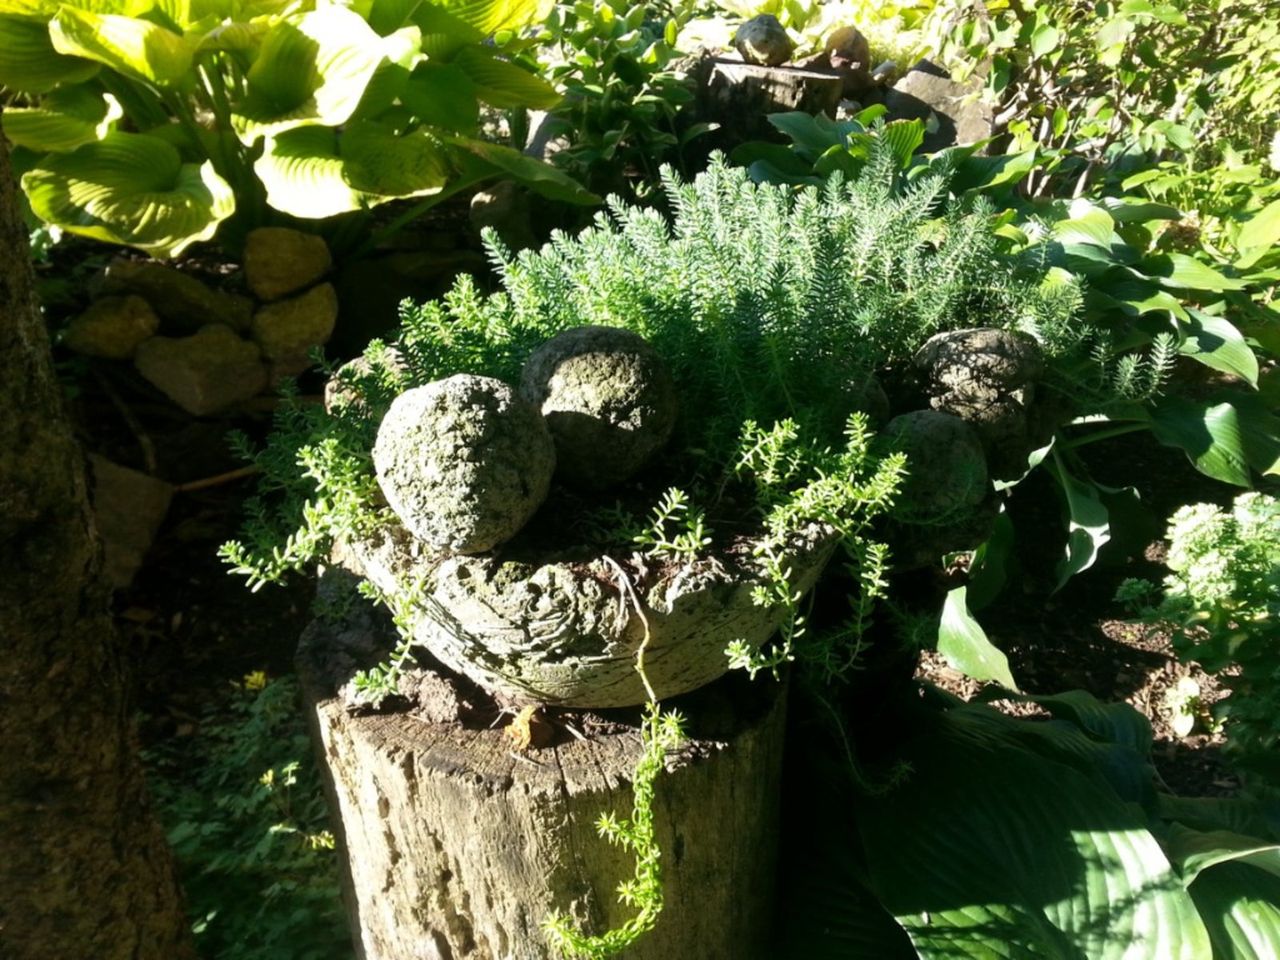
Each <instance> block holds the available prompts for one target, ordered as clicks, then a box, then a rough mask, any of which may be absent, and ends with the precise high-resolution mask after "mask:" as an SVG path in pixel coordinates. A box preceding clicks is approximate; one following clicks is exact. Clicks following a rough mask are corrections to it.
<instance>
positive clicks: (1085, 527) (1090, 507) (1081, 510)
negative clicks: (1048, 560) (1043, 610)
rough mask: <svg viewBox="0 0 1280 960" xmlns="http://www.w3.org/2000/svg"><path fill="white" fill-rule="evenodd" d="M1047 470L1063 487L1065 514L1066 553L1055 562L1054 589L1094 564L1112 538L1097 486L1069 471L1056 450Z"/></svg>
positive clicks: (1060, 587) (1107, 516) (1108, 519)
mask: <svg viewBox="0 0 1280 960" xmlns="http://www.w3.org/2000/svg"><path fill="white" fill-rule="evenodd" d="M1050 472H1051V473H1052V474H1053V475H1054V477H1056V478H1057V480H1058V485H1059V486H1060V487H1061V488H1062V494H1063V497H1064V498H1065V499H1066V504H1067V517H1068V519H1067V555H1066V556H1065V557H1064V558H1063V559H1062V560H1061V561H1059V563H1058V569H1057V573H1058V583H1057V586H1055V587H1054V591H1055V592H1056V591H1058V590H1061V589H1062V588H1063V587H1064V586H1065V585H1066V582H1067V581H1068V580H1070V579H1071V578H1072V577H1074V576H1075V575H1076V574H1077V573H1080V572H1081V571H1084V570H1088V569H1089V568H1090V567H1091V566H1093V563H1094V561H1095V560H1097V559H1098V551H1099V550H1101V549H1102V547H1103V545H1104V544H1106V543H1107V541H1109V540H1110V539H1111V528H1110V517H1109V515H1108V513H1107V507H1106V505H1105V504H1104V503H1103V502H1102V499H1101V498H1100V497H1099V495H1098V489H1097V488H1096V487H1095V486H1094V485H1093V484H1092V483H1089V482H1087V481H1085V480H1080V479H1078V478H1077V477H1073V476H1072V475H1071V474H1070V473H1068V472H1067V468H1066V466H1065V465H1064V464H1063V462H1062V458H1061V457H1060V456H1059V455H1058V452H1057V451H1056V450H1055V451H1054V452H1053V459H1052V460H1051V461H1050Z"/></svg>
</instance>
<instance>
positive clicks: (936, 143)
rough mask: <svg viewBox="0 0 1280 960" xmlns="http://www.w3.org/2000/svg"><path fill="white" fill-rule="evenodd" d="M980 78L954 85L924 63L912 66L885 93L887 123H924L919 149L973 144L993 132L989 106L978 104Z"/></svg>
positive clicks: (948, 77)
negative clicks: (910, 121)
mask: <svg viewBox="0 0 1280 960" xmlns="http://www.w3.org/2000/svg"><path fill="white" fill-rule="evenodd" d="M982 91H983V83H982V80H981V78H978V77H972V78H970V79H969V80H968V81H966V82H965V83H957V82H956V81H954V80H952V79H951V77H950V75H949V74H948V73H947V72H946V71H945V70H943V69H942V68H941V67H938V66H936V65H934V64H932V63H930V62H929V61H928V60H922V61H921V62H920V63H918V64H916V65H915V66H914V67H912V68H911V69H910V70H908V71H907V73H906V74H905V75H904V76H903V77H902V79H900V80H899V81H898V82H897V83H895V84H894V85H893V88H892V89H890V90H888V91H886V92H885V100H884V103H885V106H886V107H888V108H889V115H888V119H890V120H914V119H921V120H924V121H926V123H928V124H929V125H930V126H932V127H934V128H933V129H930V128H929V127H926V131H925V138H924V143H923V144H922V145H921V150H923V151H925V152H933V151H935V150H941V149H942V148H943V147H949V146H951V145H953V144H967V143H977V142H978V141H979V140H986V139H987V138H988V137H990V136H992V134H993V133H994V132H995V128H994V126H993V119H992V117H993V115H992V110H991V107H990V105H989V104H986V103H984V102H982Z"/></svg>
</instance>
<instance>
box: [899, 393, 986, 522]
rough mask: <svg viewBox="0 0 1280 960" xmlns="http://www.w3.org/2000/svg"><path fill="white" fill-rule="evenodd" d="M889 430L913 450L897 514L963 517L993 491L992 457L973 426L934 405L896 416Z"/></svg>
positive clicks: (923, 518)
mask: <svg viewBox="0 0 1280 960" xmlns="http://www.w3.org/2000/svg"><path fill="white" fill-rule="evenodd" d="M884 435H885V437H886V438H887V439H888V441H889V443H890V444H891V445H892V446H893V448H894V449H896V450H901V451H902V452H903V453H905V454H906V455H907V478H906V480H905V481H904V482H903V484H902V491H901V495H900V497H899V500H898V505H897V506H896V507H895V508H894V516H895V518H897V519H900V520H902V521H904V522H907V523H944V522H953V521H955V520H957V519H961V518H963V517H964V516H965V515H966V514H968V513H969V512H971V511H973V510H974V509H975V508H976V507H977V506H978V505H979V504H980V503H982V501H983V500H984V499H986V496H987V490H988V485H987V479H988V475H987V460H986V456H985V455H984V454H983V452H982V443H981V441H980V440H979V439H978V434H977V433H976V431H975V430H974V429H973V427H972V426H970V425H969V424H967V423H965V422H964V421H963V420H961V419H960V418H959V417H955V416H952V415H951V414H949V413H938V412H937V411H934V410H913V411H912V412H910V413H904V414H901V415H900V416H897V417H894V418H893V419H892V420H890V421H889V423H888V425H887V426H886V427H885V428H884Z"/></svg>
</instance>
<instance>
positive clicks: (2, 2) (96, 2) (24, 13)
mask: <svg viewBox="0 0 1280 960" xmlns="http://www.w3.org/2000/svg"><path fill="white" fill-rule="evenodd" d="M154 6H155V2H154V0H0V16H14V17H22V18H24V19H27V20H33V21H36V20H38V21H40V23H42V24H47V23H48V22H49V19H50V18H51V17H52V16H53V15H54V14H55V13H57V12H58V11H59V10H60V9H62V8H63V7H74V8H75V9H77V10H87V11H89V12H90V13H110V14H114V15H115V16H119V17H140V16H142V15H143V14H144V13H146V12H147V11H149V10H151V9H152V8H153V7H154Z"/></svg>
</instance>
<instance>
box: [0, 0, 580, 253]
mask: <svg viewBox="0 0 1280 960" xmlns="http://www.w3.org/2000/svg"><path fill="white" fill-rule="evenodd" d="M536 14H537V2H536V0H518V2H504V0H482V2H478V3H460V2H441V3H438V4H433V3H425V2H424V3H414V4H406V3H400V2H398V0H358V2H354V3H351V4H344V3H338V2H328V0H301V2H297V3H283V2H279V0H254V2H249V3H239V2H235V3H233V2H231V0H194V2H170V0H159V2H157V0H103V2H100V3H99V2H95V3H87V2H75V3H71V4H58V3H46V2H43V0H0V85H3V86H4V87H5V88H6V89H8V90H9V91H10V92H11V93H12V95H14V96H15V97H17V98H18V101H17V103H16V105H15V106H13V107H11V108H9V109H6V111H5V118H4V130H5V133H6V135H7V136H8V138H9V139H10V140H11V141H12V142H13V143H14V144H15V145H17V146H18V147H21V148H23V150H24V151H25V152H24V153H23V154H22V160H23V163H22V165H23V166H24V167H25V171H26V172H25V173H24V175H23V177H22V186H23V189H24V191H25V192H26V195H27V198H28V200H29V202H30V205H31V208H32V210H33V211H34V213H35V214H36V215H37V216H38V217H39V218H40V219H42V220H43V221H45V222H46V223H50V224H54V225H56V226H59V227H62V228H64V229H66V230H69V231H71V232H73V233H80V234H83V235H85V236H89V237H93V238H96V239H100V240H106V241H110V242H113V243H123V244H128V245H131V246H135V247H138V248H140V249H142V250H145V251H147V252H149V253H151V254H153V255H156V256H161V257H164V256H173V255H176V254H178V253H180V252H181V251H182V250H183V249H185V248H186V247H187V246H189V245H190V244H191V243H194V242H197V241H202V240H209V239H212V238H213V236H214V235H215V233H217V231H218V229H219V226H220V225H221V224H222V223H223V222H224V221H226V220H228V219H229V218H231V217H233V216H235V217H236V218H237V219H239V220H240V221H241V222H242V224H243V225H244V226H246V227H248V226H253V225H256V224H258V223H259V222H261V221H262V220H263V219H264V218H265V217H266V216H267V212H266V208H267V207H270V208H271V209H272V210H274V211H276V212H277V213H280V214H287V215H289V216H292V217H298V218H302V219H320V218H325V217H331V216H336V215H338V214H343V213H349V212H352V211H356V210H363V209H367V208H369V207H373V206H376V205H378V204H382V203H385V202H387V201H390V200H396V199H405V198H424V199H423V200H422V201H421V202H422V203H423V204H429V203H432V202H435V201H438V200H439V199H441V198H443V197H444V196H447V195H449V194H451V193H453V192H456V191H457V190H459V189H462V188H463V187H464V186H467V185H470V184H474V183H476V182H478V181H481V180H483V179H485V178H489V177H495V176H499V175H504V176H514V177H516V178H518V179H520V180H523V181H525V182H526V183H528V184H529V185H530V186H531V187H533V188H534V189H537V190H541V191H543V192H546V193H549V194H551V195H554V196H557V197H560V198H563V199H567V200H572V201H576V202H592V201H594V199H595V198H594V197H593V196H592V195H591V194H589V193H588V192H587V191H586V190H584V189H583V188H581V187H580V186H578V185H577V184H576V183H575V182H574V181H572V180H570V179H569V178H567V177H566V176H565V175H563V174H562V173H560V172H558V171H557V170H555V169H554V168H552V167H550V166H547V165H545V164H541V163H538V162H537V161H534V160H532V159H530V158H527V157H524V156H523V155H521V154H520V153H518V152H517V151H514V150H511V149H510V148H507V147H504V146H500V145H498V144H493V143H488V142H485V141H483V140H480V139H477V138H476V134H477V130H478V110H479V104H480V103H481V102H483V103H488V104H491V105H494V106H498V107H503V108H508V107H513V106H534V107H542V108H545V107H549V106H551V105H553V104H555V103H557V102H558V101H559V99H560V98H559V95H558V94H557V93H556V91H555V90H554V89H553V88H552V87H551V86H550V85H548V84H547V83H546V82H545V81H543V80H541V79H540V78H538V77H537V76H535V75H533V74H531V73H529V72H528V71H526V70H525V69H523V68H522V67H520V66H518V65H516V64H515V63H513V62H511V61H509V60H508V59H505V58H504V57H503V56H502V55H501V54H500V52H499V50H498V49H497V48H496V47H493V46H491V45H489V44H487V43H486V41H487V40H488V38H489V37H491V36H492V35H493V34H494V33H495V32H497V31H502V30H507V31H509V30H512V29H516V28H519V27H522V26H524V25H525V24H527V23H529V22H531V21H532V20H533V19H534V18H535V16H536Z"/></svg>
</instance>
